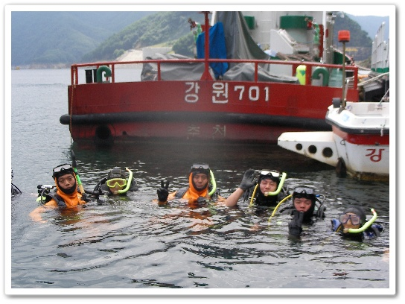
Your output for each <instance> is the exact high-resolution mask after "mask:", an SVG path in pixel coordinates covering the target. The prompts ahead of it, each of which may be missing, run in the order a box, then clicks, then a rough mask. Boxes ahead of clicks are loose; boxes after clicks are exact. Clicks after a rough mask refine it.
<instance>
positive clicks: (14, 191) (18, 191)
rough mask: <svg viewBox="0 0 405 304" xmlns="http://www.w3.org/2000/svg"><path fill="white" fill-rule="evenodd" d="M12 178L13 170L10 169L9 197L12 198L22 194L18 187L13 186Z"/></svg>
mask: <svg viewBox="0 0 405 304" xmlns="http://www.w3.org/2000/svg"><path fill="white" fill-rule="evenodd" d="M13 177H14V174H13V169H11V197H14V196H16V195H18V194H21V193H22V192H21V190H20V189H18V187H17V186H16V185H14V184H13Z"/></svg>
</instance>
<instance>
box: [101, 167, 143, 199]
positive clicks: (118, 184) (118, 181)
mask: <svg viewBox="0 0 405 304" xmlns="http://www.w3.org/2000/svg"><path fill="white" fill-rule="evenodd" d="M126 171H128V177H127V176H126V174H125V171H124V170H121V168H119V167H114V168H113V169H111V170H110V172H108V175H107V177H104V178H103V179H101V180H100V181H99V182H98V183H97V185H96V186H95V187H94V190H93V193H98V194H99V195H101V194H102V195H108V196H110V195H126V194H127V192H128V191H137V190H138V186H137V184H136V181H135V178H134V177H133V173H132V171H131V170H130V169H128V168H126Z"/></svg>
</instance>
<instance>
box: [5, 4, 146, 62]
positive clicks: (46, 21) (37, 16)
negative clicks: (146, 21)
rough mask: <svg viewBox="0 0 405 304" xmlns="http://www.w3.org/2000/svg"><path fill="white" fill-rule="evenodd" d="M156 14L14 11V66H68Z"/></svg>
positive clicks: (12, 57) (12, 56) (12, 24)
mask: <svg viewBox="0 0 405 304" xmlns="http://www.w3.org/2000/svg"><path fill="white" fill-rule="evenodd" d="M153 13H154V12H122V11H121V12H120V11H115V12H104V11H99V12H79V11H78V12H75V11H72V12H70V11H66V12H65V11H43V12H41V11H14V12H11V65H12V66H17V65H18V66H23V65H32V64H38V65H41V64H45V65H51V64H60V63H62V64H69V63H73V62H77V61H80V60H81V58H82V57H83V55H84V54H86V53H88V52H90V51H92V50H94V49H95V48H96V47H97V46H99V45H100V43H101V42H102V41H104V40H105V39H107V38H108V37H110V36H111V35H113V34H114V33H116V32H119V31H120V30H122V29H123V28H124V27H126V26H127V25H129V24H132V23H134V22H135V21H137V20H139V19H140V18H142V17H144V16H147V15H150V14H153Z"/></svg>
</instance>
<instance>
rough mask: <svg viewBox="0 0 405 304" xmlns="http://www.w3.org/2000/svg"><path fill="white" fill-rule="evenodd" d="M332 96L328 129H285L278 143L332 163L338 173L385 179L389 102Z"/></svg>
mask: <svg viewBox="0 0 405 304" xmlns="http://www.w3.org/2000/svg"><path fill="white" fill-rule="evenodd" d="M340 100H341V99H340V98H336V99H334V102H333V104H332V105H331V106H329V108H328V111H327V114H326V122H327V123H328V124H330V125H331V126H332V131H326V132H285V133H282V134H281V135H280V137H279V138H278V145H279V146H281V147H283V148H285V149H287V150H290V151H293V152H296V153H299V154H302V155H305V156H307V157H310V158H313V159H316V160H318V161H320V162H323V163H326V164H328V165H331V166H334V167H335V168H336V172H337V173H338V175H339V176H341V177H343V176H346V174H349V175H350V176H352V177H354V178H357V179H361V180H381V181H385V180H387V181H388V179H389V102H346V105H345V106H343V105H341V104H340Z"/></svg>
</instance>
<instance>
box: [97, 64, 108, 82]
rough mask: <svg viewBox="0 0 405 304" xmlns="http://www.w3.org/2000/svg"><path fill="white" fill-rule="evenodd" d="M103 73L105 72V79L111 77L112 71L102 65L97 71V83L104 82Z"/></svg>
mask: <svg viewBox="0 0 405 304" xmlns="http://www.w3.org/2000/svg"><path fill="white" fill-rule="evenodd" d="M103 72H105V74H104V76H105V77H110V76H111V69H110V68H109V67H108V66H106V65H102V66H101V67H99V68H98V69H97V83H102V82H103Z"/></svg>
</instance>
